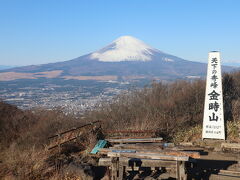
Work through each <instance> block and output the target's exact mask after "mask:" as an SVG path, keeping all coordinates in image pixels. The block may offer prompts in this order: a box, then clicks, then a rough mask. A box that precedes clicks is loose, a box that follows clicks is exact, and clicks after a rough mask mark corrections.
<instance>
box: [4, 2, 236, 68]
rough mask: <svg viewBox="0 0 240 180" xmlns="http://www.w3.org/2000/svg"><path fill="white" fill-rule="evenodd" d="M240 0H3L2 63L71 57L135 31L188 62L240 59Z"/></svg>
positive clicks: (32, 61) (147, 40)
mask: <svg viewBox="0 0 240 180" xmlns="http://www.w3.org/2000/svg"><path fill="white" fill-rule="evenodd" d="M239 8H240V1H239V0H39V1H34V0H21V1H19V0H15V1H14V0H0V65H30V64H42V63H49V62H57V61H64V60H70V59H73V58H75V57H79V56H81V55H84V54H87V53H90V52H92V51H95V50H98V49H99V48H101V47H103V46H105V45H107V44H109V43H110V42H111V41H113V40H115V39H116V38H118V37H119V36H123V35H131V36H134V37H136V38H138V39H141V40H142V41H144V42H146V43H147V44H149V45H151V46H153V47H155V48H157V49H159V50H161V51H164V52H167V53H170V54H172V55H176V56H179V57H182V58H184V59H187V60H193V61H203V62H207V56H208V52H209V51H211V50H220V51H221V53H222V59H223V61H224V62H239V63H240V11H239Z"/></svg>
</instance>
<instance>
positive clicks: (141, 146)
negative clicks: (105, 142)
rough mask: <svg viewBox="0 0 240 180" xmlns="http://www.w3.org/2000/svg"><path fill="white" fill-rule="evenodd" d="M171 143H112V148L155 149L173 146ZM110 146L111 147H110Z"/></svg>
mask: <svg viewBox="0 0 240 180" xmlns="http://www.w3.org/2000/svg"><path fill="white" fill-rule="evenodd" d="M173 147H174V144H173V143H157V142H156V143H137V144H114V145H113V148H114V149H117V148H118V149H138V150H147V149H151V150H152V149H155V150H161V149H163V148H173ZM110 148H112V147H110Z"/></svg>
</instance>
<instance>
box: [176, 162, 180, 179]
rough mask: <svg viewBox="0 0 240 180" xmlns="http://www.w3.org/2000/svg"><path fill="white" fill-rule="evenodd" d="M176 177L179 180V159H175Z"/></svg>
mask: <svg viewBox="0 0 240 180" xmlns="http://www.w3.org/2000/svg"><path fill="white" fill-rule="evenodd" d="M176 179H177V180H180V161H176Z"/></svg>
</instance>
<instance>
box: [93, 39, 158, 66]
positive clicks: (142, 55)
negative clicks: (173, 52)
mask: <svg viewBox="0 0 240 180" xmlns="http://www.w3.org/2000/svg"><path fill="white" fill-rule="evenodd" d="M156 51H157V52H159V50H157V49H155V48H152V47H150V46H149V45H147V44H145V43H144V42H143V41H141V40H138V39H136V38H134V37H132V36H122V37H120V38H118V39H116V40H115V41H113V42H112V43H111V44H110V45H108V46H106V47H104V48H102V49H100V50H99V51H97V52H94V53H92V54H91V55H90V58H91V59H97V60H98V61H103V62H120V61H151V60H152V55H153V53H154V52H156Z"/></svg>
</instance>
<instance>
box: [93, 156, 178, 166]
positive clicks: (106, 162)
mask: <svg viewBox="0 0 240 180" xmlns="http://www.w3.org/2000/svg"><path fill="white" fill-rule="evenodd" d="M119 161H120V162H121V164H122V165H123V166H126V167H170V168H175V167H176V162H175V161H166V160H156V159H137V158H124V157H123V158H120V159H119ZM111 165H112V162H111V158H100V159H99V162H98V166H108V167H110V166H111Z"/></svg>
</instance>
